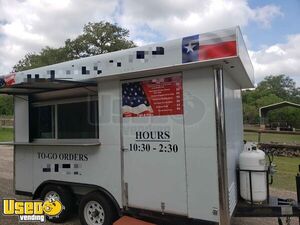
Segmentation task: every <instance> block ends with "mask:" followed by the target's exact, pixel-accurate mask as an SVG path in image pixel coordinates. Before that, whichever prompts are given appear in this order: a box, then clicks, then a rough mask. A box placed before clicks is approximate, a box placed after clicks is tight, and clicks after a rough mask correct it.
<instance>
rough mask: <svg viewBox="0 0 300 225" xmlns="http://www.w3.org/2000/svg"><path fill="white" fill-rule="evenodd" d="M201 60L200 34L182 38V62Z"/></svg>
mask: <svg viewBox="0 0 300 225" xmlns="http://www.w3.org/2000/svg"><path fill="white" fill-rule="evenodd" d="M196 61H199V35H193V36H189V37H184V38H183V39H182V63H188V62H196Z"/></svg>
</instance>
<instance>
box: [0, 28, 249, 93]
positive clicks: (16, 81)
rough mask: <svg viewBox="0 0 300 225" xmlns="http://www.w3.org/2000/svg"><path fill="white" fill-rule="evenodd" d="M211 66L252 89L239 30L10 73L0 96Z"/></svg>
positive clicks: (0, 84) (0, 83)
mask: <svg viewBox="0 0 300 225" xmlns="http://www.w3.org/2000/svg"><path fill="white" fill-rule="evenodd" d="M214 65H216V66H217V65H218V66H219V65H222V66H223V67H224V68H225V70H227V71H228V72H229V73H228V74H230V75H231V76H232V77H233V79H234V80H235V81H236V82H237V83H238V84H239V86H240V88H251V87H253V85H254V71H253V66H252V64H251V61H250V58H249V55H248V52H247V49H246V46H245V43H244V41H243V38H242V35H241V32H240V29H239V27H234V28H229V29H224V30H219V31H215V32H209V33H204V34H197V35H192V36H187V37H183V38H180V39H177V40H171V41H166V42H163V43H158V44H152V45H147V46H143V47H137V48H132V49H126V50H121V51H116V52H111V53H106V54H101V55H96V56H91V57H86V58H81V59H77V60H71V61H67V62H63V63H58V64H54V65H49V66H44V67H40V68H36V69H32V70H26V71H21V72H17V73H11V74H8V75H6V76H2V77H0V87H1V88H0V93H8V94H18V93H17V92H14V91H13V88H18V87H19V88H20V86H22V85H21V84H23V85H24V86H26V84H28V82H30V81H32V79H35V80H38V79H48V80H54V79H55V80H68V81H79V82H85V81H89V82H90V81H92V80H96V79H100V80H101V79H113V78H115V77H119V78H134V77H136V76H140V75H144V76H147V75H154V74H162V73H169V72H175V71H181V70H185V69H191V68H196V67H203V66H214ZM37 85H38V84H37ZM29 92H30V91H29Z"/></svg>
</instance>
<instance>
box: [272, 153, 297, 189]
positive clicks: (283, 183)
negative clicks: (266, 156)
mask: <svg viewBox="0 0 300 225" xmlns="http://www.w3.org/2000/svg"><path fill="white" fill-rule="evenodd" d="M274 163H275V164H276V165H277V168H276V170H277V173H276V174H275V176H274V181H273V184H272V185H271V187H273V188H278V189H284V190H289V191H296V181H295V176H296V174H297V172H298V165H299V164H300V158H299V157H293V158H290V157H282V156H277V157H274Z"/></svg>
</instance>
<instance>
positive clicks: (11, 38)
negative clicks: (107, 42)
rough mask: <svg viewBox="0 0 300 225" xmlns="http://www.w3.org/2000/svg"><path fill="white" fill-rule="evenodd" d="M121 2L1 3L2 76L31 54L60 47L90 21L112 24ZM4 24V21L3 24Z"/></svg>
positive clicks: (12, 0)
mask: <svg viewBox="0 0 300 225" xmlns="http://www.w3.org/2000/svg"><path fill="white" fill-rule="evenodd" d="M117 3H118V2H117V0H110V1H98V0H89V1H84V0H72V1H71V0H22V1H20V0H1V4H0V74H2V73H8V72H9V71H10V70H11V68H12V66H13V65H14V64H16V62H17V61H18V60H19V59H21V58H22V57H23V56H24V55H25V54H26V53H28V52H38V51H40V49H41V48H42V47H45V46H51V47H58V46H61V45H63V44H64V41H65V40H66V39H67V38H72V37H76V36H77V35H78V34H80V33H81V32H82V28H83V25H84V24H86V23H88V22H93V21H100V20H107V21H112V15H113V13H114V10H115V8H116V6H117ZM1 21H2V22H1Z"/></svg>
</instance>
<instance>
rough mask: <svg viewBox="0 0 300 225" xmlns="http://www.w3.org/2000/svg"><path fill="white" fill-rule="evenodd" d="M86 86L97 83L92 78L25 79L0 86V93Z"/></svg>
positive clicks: (15, 93)
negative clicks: (82, 80)
mask: <svg viewBox="0 0 300 225" xmlns="http://www.w3.org/2000/svg"><path fill="white" fill-rule="evenodd" d="M87 86H97V83H96V82H95V81H93V80H91V81H85V82H81V81H70V80H59V79H27V81H26V82H22V83H18V84H14V85H11V86H5V87H2V88H0V94H9V95H31V94H38V93H43V92H48V91H57V90H64V89H71V88H78V87H87Z"/></svg>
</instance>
